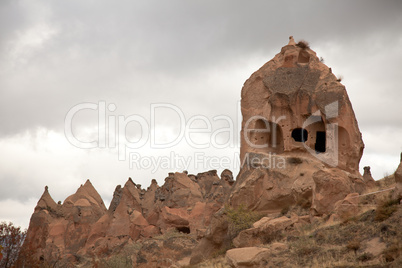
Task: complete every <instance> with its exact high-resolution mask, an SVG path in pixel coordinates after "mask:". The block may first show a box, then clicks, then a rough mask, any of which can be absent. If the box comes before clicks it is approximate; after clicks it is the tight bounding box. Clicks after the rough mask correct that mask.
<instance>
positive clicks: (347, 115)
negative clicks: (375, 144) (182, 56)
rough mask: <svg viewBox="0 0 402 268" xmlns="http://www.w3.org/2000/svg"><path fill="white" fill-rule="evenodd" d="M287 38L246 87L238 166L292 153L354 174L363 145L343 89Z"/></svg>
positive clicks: (319, 63) (305, 48)
mask: <svg viewBox="0 0 402 268" xmlns="http://www.w3.org/2000/svg"><path fill="white" fill-rule="evenodd" d="M289 39H290V40H289V44H288V45H286V46H284V47H283V48H282V49H281V52H280V53H279V54H277V55H276V56H275V57H274V58H273V59H272V60H270V61H269V62H267V63H266V64H264V65H263V66H262V67H261V68H260V69H259V70H258V71H256V72H255V73H253V74H252V75H251V77H250V78H249V79H248V80H247V81H246V82H245V83H244V86H243V89H242V93H241V111H242V115H243V122H242V130H241V149H240V158H241V159H240V160H241V162H242V163H243V164H244V163H245V162H244V161H248V160H249V159H248V157H249V154H250V153H258V154H276V155H281V154H294V153H296V154H297V155H299V156H305V157H312V158H318V159H319V160H321V161H322V162H323V163H324V164H326V165H327V166H330V167H337V168H340V169H342V170H345V171H348V172H351V173H354V174H357V173H358V170H359V162H360V158H361V157H362V153H363V148H364V144H363V141H362V137H361V133H360V130H359V127H358V124H357V121H356V118H355V114H354V112H353V109H352V105H351V103H350V101H349V97H348V94H347V93H346V89H345V86H344V85H342V84H341V82H340V79H338V78H337V77H336V76H335V75H334V74H333V73H332V71H331V69H330V68H329V67H328V66H326V65H325V64H324V63H323V62H322V61H320V59H319V58H318V57H317V55H316V53H315V52H314V51H313V50H311V49H310V48H309V46H308V44H307V43H306V42H303V41H301V42H299V43H297V44H296V42H295V41H294V40H293V37H290V38H289Z"/></svg>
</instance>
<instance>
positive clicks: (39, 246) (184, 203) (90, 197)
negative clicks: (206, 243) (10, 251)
mask: <svg viewBox="0 0 402 268" xmlns="http://www.w3.org/2000/svg"><path fill="white" fill-rule="evenodd" d="M222 174H223V175H222V176H221V177H222V178H223V179H220V178H219V177H218V176H217V173H216V171H208V172H205V173H200V174H198V175H196V176H195V175H187V174H186V173H170V174H169V176H168V177H167V178H166V179H165V184H164V185H162V186H161V187H159V186H158V185H157V182H156V181H155V180H152V183H151V185H150V186H149V187H148V189H147V190H145V189H142V188H141V186H140V185H136V184H135V183H134V182H133V180H132V179H131V178H129V179H128V181H127V182H126V184H125V185H124V187H121V186H120V185H118V186H117V187H116V189H115V192H114V194H113V199H112V201H111V203H110V206H109V209H106V207H105V205H104V203H103V201H102V198H101V197H100V196H99V194H98V192H97V191H96V190H95V188H94V187H93V186H92V184H91V182H90V181H89V180H88V181H87V182H86V183H85V184H84V185H81V186H80V187H79V188H78V190H77V192H76V193H75V194H73V195H71V196H69V197H67V198H66V200H65V201H64V202H63V203H62V204H60V203H59V204H56V203H55V202H54V200H53V199H52V197H51V196H50V194H49V191H48V188H47V187H45V191H44V193H43V195H42V197H41V198H40V200H39V201H38V204H37V206H36V208H35V211H34V213H33V215H32V217H31V221H30V225H29V229H28V235H27V238H26V241H25V243H24V247H25V248H26V249H29V251H30V253H31V255H32V258H33V259H35V260H37V261H39V262H41V261H42V262H45V263H47V264H49V263H56V262H57V265H59V266H60V265H63V264H67V263H80V262H81V261H82V258H83V257H85V258H88V257H92V258H93V259H96V258H97V257H100V256H105V255H106V256H107V255H108V254H113V253H115V252H116V251H117V249H119V248H122V247H124V246H125V245H126V244H128V243H133V242H135V241H138V240H142V239H146V238H150V237H154V236H157V235H161V234H163V233H166V232H169V231H170V230H177V231H179V232H183V233H192V234H196V235H198V236H202V235H203V233H205V230H206V228H207V227H208V226H209V224H210V221H211V217H212V215H213V214H214V213H215V212H216V211H217V210H219V209H220V208H221V207H222V206H223V204H224V202H225V201H226V200H227V197H228V195H229V192H230V190H231V187H232V184H233V176H232V174H231V172H230V171H228V170H225V171H224V172H223V173H222Z"/></svg>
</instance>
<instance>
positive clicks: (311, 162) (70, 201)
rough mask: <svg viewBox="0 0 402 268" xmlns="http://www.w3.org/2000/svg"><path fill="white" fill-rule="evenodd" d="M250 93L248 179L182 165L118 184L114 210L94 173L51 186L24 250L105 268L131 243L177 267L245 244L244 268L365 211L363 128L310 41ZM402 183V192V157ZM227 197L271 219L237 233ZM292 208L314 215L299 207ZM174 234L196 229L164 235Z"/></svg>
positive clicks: (151, 261) (152, 261) (142, 262)
mask: <svg viewBox="0 0 402 268" xmlns="http://www.w3.org/2000/svg"><path fill="white" fill-rule="evenodd" d="M241 97H242V102H241V110H242V115H243V122H242V130H241V148H240V158H241V163H242V166H241V169H240V172H239V174H238V176H237V178H236V181H234V180H233V175H232V173H231V172H230V171H229V170H225V171H223V172H222V174H221V176H220V178H219V177H218V175H217V173H216V171H214V170H212V171H208V172H204V173H199V174H197V175H190V174H187V172H184V173H178V172H176V173H169V176H168V177H167V178H166V179H165V182H164V184H163V185H162V186H158V184H157V182H156V181H155V180H152V182H151V185H150V186H149V187H148V188H147V189H146V190H145V189H142V188H141V185H137V184H135V182H134V181H133V180H132V179H131V178H129V179H128V181H127V182H126V184H125V185H124V186H123V187H121V186H120V185H118V186H117V187H116V189H115V191H114V194H113V199H112V201H111V203H110V206H109V208H108V209H106V207H105V205H104V203H103V201H102V199H101V197H100V196H99V194H98V193H97V192H96V190H95V189H94V187H93V186H92V184H91V183H90V182H89V181H87V182H86V183H85V184H84V185H81V187H80V188H79V189H78V190H77V192H76V193H75V194H73V195H71V196H69V197H68V198H67V199H66V200H65V201H64V202H63V204H61V203H60V204H56V203H55V202H54V201H53V199H52V198H51V196H50V194H49V192H48V189H47V187H46V188H45V192H44V193H43V195H42V197H41V198H40V200H39V201H38V204H37V206H36V208H35V211H34V213H33V215H32V217H31V221H30V225H29V229H28V234H27V238H26V241H25V243H24V246H23V250H25V251H27V250H29V251H30V252H32V254H31V255H32V258H34V259H35V260H37V261H41V262H45V263H46V265H54V264H55V262H57V265H58V266H63V265H66V264H68V263H69V264H70V263H72V264H74V265H75V264H80V265H95V264H97V263H98V262H99V259H100V258H105V257H107V258H109V257H110V256H118V255H119V254H120V252H122V251H124V250H125V249H127V248H128V247H129V248H131V252H135V254H132V253H130V254H131V255H130V256H129V258H130V260H128V262H129V263H135V264H136V265H137V266H139V267H169V266H172V265H173V264H177V263H178V262H177V261H178V260H180V259H181V258H187V260H188V263H190V264H196V263H199V262H201V261H203V260H204V259H206V258H209V257H211V256H213V255H214V254H217V253H219V252H221V251H222V250H226V249H228V248H229V247H230V246H232V245H234V246H236V247H238V249H232V250H229V251H228V252H227V255H226V257H227V261H228V263H230V264H231V265H232V267H246V266H250V265H254V266H261V267H264V266H265V265H271V264H269V262H267V260H266V256H268V255H269V254H274V253H275V252H276V251H277V250H279V251H281V250H282V251H286V250H287V246H285V245H284V244H282V243H274V244H275V245H274V244H272V245H271V248H270V249H261V248H256V247H255V246H256V245H259V244H264V243H266V242H267V239H271V238H272V237H274V236H275V234H276V233H278V232H283V231H287V232H297V230H298V229H300V227H301V226H302V225H305V224H308V223H313V222H314V221H316V220H317V219H322V218H319V217H320V216H325V215H330V214H332V215H333V216H334V215H335V216H337V217H338V218H341V219H348V218H350V217H351V216H352V215H353V214H355V213H357V209H358V207H357V206H358V201H357V200H358V197H359V194H361V193H363V192H364V191H366V189H367V188H370V187H373V185H375V182H374V180H373V178H372V177H371V173H370V168H369V167H365V168H364V171H365V172H364V176H361V175H360V173H359V161H360V158H361V156H362V153H363V148H364V144H363V141H362V138H361V133H360V131H359V128H358V125H357V121H356V118H355V116H354V112H353V109H352V105H351V103H350V101H349V98H348V95H347V93H346V90H345V87H344V86H343V85H342V84H341V83H340V80H339V79H337V78H336V77H335V76H334V75H333V74H332V71H331V69H330V68H328V67H327V66H326V65H324V63H323V62H321V61H320V60H319V58H318V57H317V56H316V53H315V52H314V51H313V50H311V49H310V48H309V46H308V44H307V43H305V42H299V43H296V42H295V41H294V40H293V38H292V37H291V38H290V40H289V44H288V45H286V46H284V47H283V48H282V49H281V52H280V53H279V54H277V55H276V56H275V57H274V58H273V59H272V60H270V61H269V62H267V63H266V64H265V65H263V66H262V67H261V68H260V69H259V70H257V71H256V72H255V73H253V74H252V75H251V77H250V78H249V79H248V80H247V81H246V82H245V84H244V86H243V89H242V93H241ZM401 163H402V162H401ZM395 179H396V181H397V186H396V190H395V195H397V196H398V197H400V196H401V195H402V194H401V192H402V190H401V189H402V186H401V182H402V164H401V165H400V166H399V168H398V170H397V171H396V173H395ZM226 205H229V206H230V207H231V209H232V208H233V209H237V208H245V209H246V210H247V211H248V212H249V211H251V212H253V213H254V212H255V213H258V215H263V216H262V218H261V217H260V218H261V219H260V220H259V221H257V222H253V223H254V224H253V225H252V227H250V226H251V225H248V226H247V227H246V228H244V230H242V231H240V232H237V233H236V234H233V233H231V231H233V230H232V229H231V228H232V227H233V223H230V220H229V213H228V211H229V210H227V209H226ZM291 207H293V208H295V207H297V208H298V209H301V210H302V211H303V213H304V214H299V216H298V215H296V214H294V213H293V212H292V211H290V212H289V208H291ZM231 224H232V225H231ZM172 230H173V231H176V232H177V233H185V234H191V236H188V237H181V236H180V235H179V236H177V235H175V236H171V237H169V236H167V237H166V239H164V240H161V239H158V238H157V237H158V236H163V235H165V236H166V235H167V234H169V232H171V231H172ZM198 240H199V241H198ZM138 243H140V244H141V246H140V247H138ZM190 257H191V260H190ZM95 266H96V265H95Z"/></svg>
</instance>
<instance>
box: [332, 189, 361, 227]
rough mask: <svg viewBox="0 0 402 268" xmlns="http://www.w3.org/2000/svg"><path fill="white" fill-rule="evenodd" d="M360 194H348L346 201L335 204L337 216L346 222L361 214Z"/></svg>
mask: <svg viewBox="0 0 402 268" xmlns="http://www.w3.org/2000/svg"><path fill="white" fill-rule="evenodd" d="M359 197H360V196H359V194H358V193H352V194H348V195H347V196H346V197H345V199H343V200H339V201H338V202H336V203H335V214H334V215H336V216H337V217H338V218H339V219H340V220H342V221H346V220H348V219H350V218H352V217H355V216H356V215H358V214H359V212H360V209H359V201H360V200H359Z"/></svg>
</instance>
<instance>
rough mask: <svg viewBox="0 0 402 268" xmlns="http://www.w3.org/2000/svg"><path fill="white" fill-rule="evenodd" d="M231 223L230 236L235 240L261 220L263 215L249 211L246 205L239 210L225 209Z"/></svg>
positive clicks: (238, 208)
mask: <svg viewBox="0 0 402 268" xmlns="http://www.w3.org/2000/svg"><path fill="white" fill-rule="evenodd" d="M225 211H226V215H227V216H228V221H229V235H230V237H232V238H235V237H236V236H237V235H238V234H239V233H240V232H241V231H243V230H246V229H249V228H251V227H252V226H253V223H255V222H256V221H258V220H260V219H261V218H262V217H263V215H261V214H259V213H256V212H254V211H251V210H249V209H247V208H246V207H245V206H244V205H240V206H239V207H237V208H233V207H228V206H227V207H225Z"/></svg>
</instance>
